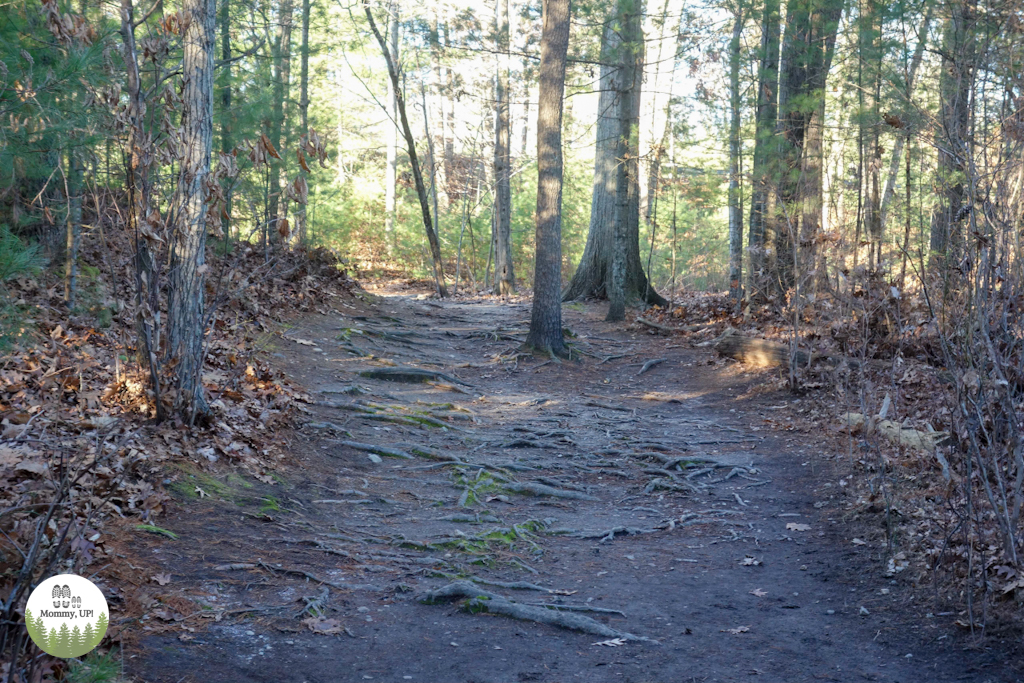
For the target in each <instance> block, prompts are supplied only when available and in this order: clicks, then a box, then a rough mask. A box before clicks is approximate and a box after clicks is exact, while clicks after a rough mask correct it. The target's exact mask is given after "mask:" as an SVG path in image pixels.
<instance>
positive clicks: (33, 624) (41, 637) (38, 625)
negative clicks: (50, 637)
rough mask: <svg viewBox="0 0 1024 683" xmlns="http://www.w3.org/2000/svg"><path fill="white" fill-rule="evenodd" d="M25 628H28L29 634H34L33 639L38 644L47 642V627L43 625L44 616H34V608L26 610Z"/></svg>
mask: <svg viewBox="0 0 1024 683" xmlns="http://www.w3.org/2000/svg"><path fill="white" fill-rule="evenodd" d="M25 628H26V629H27V630H28V634H29V635H30V636H32V640H34V641H35V642H36V644H37V645H40V647H42V645H43V644H44V643H45V642H46V628H45V627H44V626H43V618H42V617H39V618H38V619H37V618H36V617H34V616H32V610H29V609H26V610H25Z"/></svg>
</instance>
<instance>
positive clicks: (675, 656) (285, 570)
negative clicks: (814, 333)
mask: <svg viewBox="0 0 1024 683" xmlns="http://www.w3.org/2000/svg"><path fill="white" fill-rule="evenodd" d="M377 293H378V294H380V295H381V296H379V298H377V299H376V300H375V302H373V303H365V304H364V303H361V302H359V301H354V302H353V303H354V304H357V305H358V308H355V307H350V308H346V309H345V310H344V312H343V313H341V314H339V315H317V314H313V315H304V316H302V317H297V318H296V319H295V320H294V322H293V325H292V326H291V327H290V328H289V329H287V330H286V331H285V332H284V334H283V335H282V337H281V338H279V339H280V341H279V342H278V344H277V346H276V348H275V349H273V351H272V352H273V353H274V354H275V355H276V356H277V357H276V358H275V359H274V364H275V366H276V367H278V368H279V369H283V370H284V371H285V372H286V373H287V374H288V375H289V377H290V378H291V379H292V380H293V381H295V382H296V383H300V384H303V385H304V386H305V388H306V390H307V391H308V393H309V396H310V398H311V402H310V403H308V404H304V405H303V406H302V408H303V410H304V411H305V412H307V413H308V414H307V416H306V417H307V418H308V423H307V424H306V425H305V426H303V427H302V428H300V429H298V430H297V431H296V432H295V433H294V434H292V435H291V436H289V437H288V438H289V442H290V453H289V457H288V465H287V466H286V467H284V468H282V469H281V470H279V471H278V472H276V474H275V476H274V477H273V479H270V478H266V481H256V480H249V479H246V478H243V477H239V476H237V475H226V474H225V475H223V476H210V475H207V474H201V473H199V472H190V471H179V472H177V473H174V474H171V475H169V477H170V479H172V481H170V482H165V484H168V485H169V488H170V489H172V490H175V491H177V493H176V494H175V496H176V497H175V500H174V501H173V502H172V503H170V504H169V505H168V506H167V513H166V514H165V515H164V516H163V517H161V518H160V521H159V524H160V526H161V527H164V528H166V529H167V530H169V531H171V532H173V533H174V534H175V535H176V536H177V539H176V540H172V539H170V538H167V537H165V536H161V535H145V534H143V535H138V534H136V535H133V536H131V540H130V541H129V543H130V544H129V545H126V546H124V547H123V548H122V549H121V552H122V553H123V554H124V555H125V557H126V560H127V561H129V562H131V563H133V565H134V566H135V567H136V568H137V569H138V572H139V573H138V577H137V578H138V581H139V583H140V585H142V589H141V590H139V591H136V592H135V594H134V595H135V597H133V598H132V600H133V601H134V602H135V603H138V604H135V605H133V607H134V609H135V610H136V611H137V612H138V613H139V614H143V616H142V617H141V622H140V624H139V626H138V628H133V629H131V630H132V631H133V632H134V633H135V634H136V635H135V636H134V637H132V638H126V647H125V651H124V658H125V663H126V667H127V672H128V673H129V674H130V675H132V676H135V677H136V678H137V679H141V680H146V681H174V682H176V683H183V682H186V681H197V682H198V681H203V682H209V681H224V682H232V683H240V682H242V681H268V682H270V681H273V682H274V683H279V682H282V681H285V682H290V681H295V682H300V681H308V682H309V683H314V682H320V681H325V682H326V681H349V680H352V681H363V680H383V681H405V680H411V681H570V680H581V681H650V680H664V681H684V680H685V681H689V680H698V681H747V680H764V681H809V680H834V681H857V680H871V681H875V680H877V681H921V680H971V681H1010V680H1021V679H1022V678H1024V671H1022V669H1021V664H1020V661H1019V660H1015V659H1014V658H1013V657H1007V656H1005V652H1002V651H1000V650H1001V646H1000V644H999V642H998V641H997V640H995V641H994V640H993V639H992V638H989V639H987V640H984V641H974V640H972V639H971V637H970V635H969V634H968V633H966V632H965V631H963V630H961V629H958V628H957V627H956V626H955V625H953V620H954V619H955V618H956V616H955V615H952V614H951V613H940V612H935V613H934V614H932V612H933V611H934V609H935V608H934V606H932V604H931V602H930V601H928V600H923V599H922V598H921V593H922V591H921V590H920V589H918V590H915V589H914V587H913V586H912V585H911V583H912V580H911V578H910V577H909V576H905V575H909V574H911V572H905V573H901V574H896V575H894V576H886V575H885V566H884V564H883V563H882V562H881V557H882V556H883V553H882V549H881V548H878V547H874V546H875V544H874V543H873V542H869V543H863V542H857V543H855V542H853V541H854V538H855V537H858V536H859V537H860V538H869V536H868V535H866V534H865V533H864V530H863V529H862V528H858V527H857V526H856V522H850V521H848V520H847V519H846V518H845V516H844V509H845V507H846V505H847V500H846V496H847V495H848V494H847V491H846V488H845V487H844V486H843V484H844V483H845V482H843V481H841V480H842V478H843V476H845V472H846V467H847V462H846V460H847V459H846V456H845V455H842V454H836V453H834V452H832V451H831V448H830V447H829V446H827V445H825V443H824V441H823V440H822V439H821V438H820V437H816V436H815V435H814V434H808V433H801V432H799V431H787V430H786V429H784V428H783V429H779V428H776V427H777V425H778V422H779V421H785V418H783V417H781V415H782V413H780V408H786V409H787V410H788V409H790V408H793V406H794V402H795V401H803V402H804V403H805V404H809V405H813V404H814V403H815V399H814V397H813V396H810V397H804V398H800V397H794V396H793V395H791V394H789V393H786V392H773V391H769V390H765V389H764V382H763V376H762V375H758V374H753V373H748V372H745V371H744V370H742V368H741V367H740V366H738V365H735V364H726V363H724V362H722V361H718V360H716V359H715V358H714V356H713V354H712V352H711V351H710V350H708V349H694V348H688V347H687V346H684V345H682V344H679V343H674V342H673V340H672V339H671V338H665V337H654V336H651V335H650V334H648V333H646V332H645V331H640V330H633V331H631V330H629V329H628V328H626V327H624V326H622V325H613V324H609V323H605V322H603V316H604V312H605V311H604V306H600V305H590V304H586V305H578V304H573V305H568V306H566V307H565V324H566V326H567V327H569V328H570V329H571V330H572V331H573V333H575V334H576V335H577V336H576V338H575V340H574V344H575V346H576V348H577V349H579V350H580V351H583V352H585V354H588V355H586V356H585V357H584V358H583V360H582V361H579V362H574V361H567V362H562V363H556V362H548V361H545V360H544V359H541V358H534V357H529V356H517V354H516V352H517V348H518V346H519V342H520V340H521V339H522V337H523V335H524V333H525V328H526V326H527V324H528V317H529V305H528V302H527V301H525V300H522V301H516V300H513V301H510V302H501V301H498V300H495V299H493V298H491V297H484V298H480V299H472V298H463V299H458V300H455V301H443V302H438V301H437V300H434V299H430V298H427V297H425V296H423V295H422V294H419V293H418V292H416V291H409V290H402V289H398V288H396V289H394V290H392V291H386V290H384V291H378V292H377ZM418 294H419V295H418ZM360 352H362V353H365V354H371V355H359V354H360ZM655 359H663V360H662V362H660V363H658V364H655V365H653V366H651V367H649V368H648V369H647V370H646V371H645V372H643V373H642V374H641V370H642V369H643V368H644V364H645V363H646V362H647V361H650V360H655ZM396 367H397V368H404V367H415V368H419V369H421V370H427V371H430V372H433V373H439V374H438V375H437V376H436V377H433V378H427V379H431V381H429V382H419V383H410V382H399V381H386V380H383V379H377V378H374V377H369V376H365V375H361V374H360V373H365V372H366V371H376V370H382V369H383V370H385V371H387V370H391V371H394V369H395V368H396ZM403 379H424V378H423V377H411V376H406V377H404V378H403ZM818 407H820V406H818ZM787 414H788V413H787ZM773 425H775V426H773ZM351 443H355V444H357V445H356V446H355V447H353V446H351V445H348V444H351ZM366 445H369V446H373V447H374V448H377V449H392V450H394V451H399V452H401V454H404V455H410V456H412V459H406V458H402V457H389V456H388V455H387V454H386V451H384V450H378V453H372V452H368V451H366V450H364V448H365V446H366ZM381 455H383V456H384V457H380V456H381ZM456 459H457V460H458V461H456ZM150 577H152V578H150ZM467 579H472V580H476V581H477V583H476V584H475V585H476V586H477V588H476V589H472V588H471V589H468V591H467V592H468V593H469V594H470V595H474V594H493V595H492V596H491V599H490V600H483V601H475V602H474V605H473V606H472V607H470V608H465V607H462V606H460V604H459V602H460V601H461V600H462V598H459V597H455V598H442V597H438V598H437V599H436V600H434V601H433V603H430V604H428V602H427V601H425V599H424V598H425V596H426V594H427V593H428V592H429V591H432V590H437V589H440V588H442V587H445V586H448V585H449V584H452V583H453V582H457V581H460V580H462V581H465V580H467ZM514 583H516V584H518V585H519V586H523V584H525V583H528V584H532V585H533V589H528V588H525V587H521V588H513V587H511V586H512V585H513V584H514ZM501 584H506V585H501ZM465 587H466V585H465V584H458V583H456V588H455V589H454V592H456V593H458V590H459V589H462V588H465ZM538 589H546V590H538ZM499 596H504V597H505V598H508V600H503V599H501V597H499ZM510 601H511V602H510ZM556 605H562V606H563V607H566V606H575V607H577V608H578V609H577V610H576V611H571V612H567V611H554V610H553V609H547V608H545V607H543V606H556ZM533 606H542V607H533ZM579 609H591V610H593V611H579ZM601 610H604V611H601ZM128 611H129V612H131V611H132V610H131V609H129V610H128ZM502 611H519V613H520V616H526V617H529V618H539V619H540V620H542V621H543V620H550V619H549V618H550V617H552V615H553V616H554V618H556V619H558V618H561V617H562V616H564V615H566V614H570V615H576V616H579V617H587V618H588V619H587V620H586V622H585V624H584V628H589V629H590V630H591V631H592V633H580V632H577V631H572V630H567V629H564V628H560V627H559V626H557V625H553V624H542V623H538V622H537V621H531V620H529V619H527V620H522V619H513V618H509V617H507V616H503V615H501V614H498V613H500V612H502ZM631 636H637V637H639V638H641V639H638V640H632V639H631ZM644 639H646V640H644Z"/></svg>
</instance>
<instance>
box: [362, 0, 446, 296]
mask: <svg viewBox="0 0 1024 683" xmlns="http://www.w3.org/2000/svg"><path fill="white" fill-rule="evenodd" d="M363 9H364V10H365V11H366V20H367V22H368V23H369V24H370V30H371V31H372V32H373V35H374V37H375V38H376V39H377V45H378V46H379V47H380V51H381V54H383V55H384V61H385V62H387V66H388V76H389V77H390V78H391V86H392V87H393V88H394V91H395V99H396V100H397V101H396V105H397V107H398V116H399V119H400V120H401V123H402V133H403V135H404V136H405V146H406V150H407V151H408V152H409V165H410V166H412V178H413V183H414V184H415V186H416V195H417V197H419V200H420V212H421V213H422V215H423V229H424V231H425V232H426V233H427V241H428V242H429V243H430V255H431V257H432V258H433V263H434V284H435V285H436V286H437V294H438V296H440V297H441V298H445V297H447V296H448V289H447V287H445V285H444V262H443V261H442V260H441V243H440V241H439V240H438V239H437V233H436V232H434V224H433V221H432V220H431V218H430V199H429V198H428V197H427V188H426V186H425V185H424V184H423V172H422V171H421V170H420V161H419V157H418V156H417V155H416V140H415V138H413V136H412V128H411V127H410V126H409V117H408V116H407V114H406V111H405V95H404V94H403V93H402V89H401V85H400V83H401V81H400V79H399V77H398V67H397V65H396V64H395V62H394V60H392V59H391V51H390V50H388V45H387V43H386V42H384V36H382V35H381V34H380V31H379V30H378V29H377V22H376V21H374V19H373V12H371V11H370V3H369V1H368V0H363Z"/></svg>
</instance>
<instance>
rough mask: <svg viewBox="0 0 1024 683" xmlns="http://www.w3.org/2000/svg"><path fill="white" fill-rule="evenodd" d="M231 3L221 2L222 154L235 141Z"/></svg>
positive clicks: (230, 190)
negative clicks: (232, 137)
mask: <svg viewBox="0 0 1024 683" xmlns="http://www.w3.org/2000/svg"><path fill="white" fill-rule="evenodd" d="M230 7H231V3H230V2H228V0H221V3H220V50H221V53H220V56H221V60H222V61H223V65H222V66H221V67H220V73H219V74H218V77H219V78H220V79H221V87H220V104H221V110H222V111H221V115H220V151H221V153H222V154H231V150H232V149H233V148H234V142H233V141H232V139H231V117H232V112H231V13H230V11H229V10H230ZM224 183H225V185H227V187H226V188H225V189H224V200H225V201H224V215H222V216H221V219H220V229H221V232H222V233H223V234H224V242H225V244H227V242H229V241H230V240H231V197H232V195H233V194H234V180H233V179H231V178H227V179H225V180H224Z"/></svg>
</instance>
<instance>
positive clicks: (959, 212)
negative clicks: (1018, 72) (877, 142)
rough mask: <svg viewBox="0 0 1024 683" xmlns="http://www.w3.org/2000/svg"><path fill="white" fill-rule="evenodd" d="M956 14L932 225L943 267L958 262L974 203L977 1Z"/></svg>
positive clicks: (967, 0)
mask: <svg viewBox="0 0 1024 683" xmlns="http://www.w3.org/2000/svg"><path fill="white" fill-rule="evenodd" d="M950 10H951V13H950V16H949V18H948V19H947V20H946V28H945V32H944V35H943V41H942V42H943V46H942V72H941V74H942V75H941V76H940V77H939V107H940V112H939V117H940V121H941V124H942V125H941V128H939V130H938V131H936V134H935V143H936V147H937V148H938V150H939V159H938V170H937V172H936V184H937V185H938V187H939V188H941V190H940V193H939V197H940V198H939V203H938V205H937V206H936V207H935V210H934V212H933V213H932V224H931V252H932V261H933V264H935V265H937V266H939V267H945V266H946V265H947V264H952V263H956V262H957V258H956V257H957V256H958V255H959V254H958V251H959V249H960V247H961V246H962V241H963V239H962V238H963V234H962V233H963V231H962V229H961V224H962V223H963V221H964V219H965V218H966V217H967V214H968V211H969V209H970V203H969V202H967V201H965V200H967V198H968V195H969V189H968V188H967V187H966V186H965V184H964V176H965V175H966V172H967V158H968V148H967V145H968V135H969V130H970V116H971V111H970V105H971V91H972V90H973V89H974V76H975V66H976V65H975V61H976V59H977V48H976V44H975V38H974V35H973V33H974V32H973V26H971V24H973V22H974V17H976V16H977V0H957V1H956V2H953V3H951V6H950Z"/></svg>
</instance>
